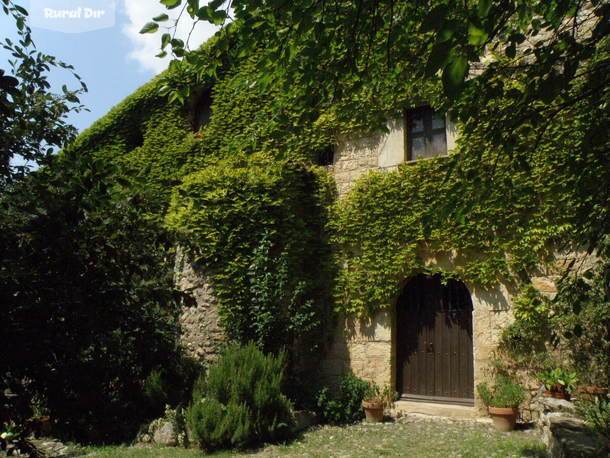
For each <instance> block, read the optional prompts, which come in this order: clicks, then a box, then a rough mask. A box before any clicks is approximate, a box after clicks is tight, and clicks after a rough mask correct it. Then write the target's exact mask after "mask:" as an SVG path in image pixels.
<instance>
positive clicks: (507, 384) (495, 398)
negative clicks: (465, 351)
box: [477, 374, 525, 407]
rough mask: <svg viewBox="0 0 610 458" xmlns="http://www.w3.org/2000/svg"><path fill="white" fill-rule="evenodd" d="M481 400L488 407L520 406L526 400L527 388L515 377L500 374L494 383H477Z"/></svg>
mask: <svg viewBox="0 0 610 458" xmlns="http://www.w3.org/2000/svg"><path fill="white" fill-rule="evenodd" d="M477 391H478V392H479V396H481V400H482V401H483V403H484V404H485V405H486V406H487V407H518V406H519V404H521V403H522V402H523V401H524V400H525V389H524V388H523V386H522V385H521V384H519V382H517V381H516V380H515V378H514V377H510V376H508V375H504V374H498V375H497V376H496V378H495V381H494V385H493V386H492V387H491V388H490V387H489V386H488V385H487V383H481V384H479V385H477Z"/></svg>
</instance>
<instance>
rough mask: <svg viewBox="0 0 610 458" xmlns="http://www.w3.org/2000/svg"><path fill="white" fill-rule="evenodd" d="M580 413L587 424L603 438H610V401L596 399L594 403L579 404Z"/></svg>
mask: <svg viewBox="0 0 610 458" xmlns="http://www.w3.org/2000/svg"><path fill="white" fill-rule="evenodd" d="M578 413H580V414H581V415H582V416H583V417H584V418H585V420H586V421H587V424H588V425H589V426H590V427H591V428H592V429H593V431H595V432H596V433H597V434H599V435H600V436H601V437H605V438H608V437H610V401H609V400H608V399H600V398H595V400H594V401H587V402H581V403H579V404H578Z"/></svg>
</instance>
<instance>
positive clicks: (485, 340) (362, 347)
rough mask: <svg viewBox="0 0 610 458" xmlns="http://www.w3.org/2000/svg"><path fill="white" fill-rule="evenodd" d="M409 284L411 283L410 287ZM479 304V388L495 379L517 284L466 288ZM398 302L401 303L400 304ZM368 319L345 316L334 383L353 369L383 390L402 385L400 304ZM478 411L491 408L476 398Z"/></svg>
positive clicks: (337, 339)
mask: <svg viewBox="0 0 610 458" xmlns="http://www.w3.org/2000/svg"><path fill="white" fill-rule="evenodd" d="M424 259H425V263H426V265H428V266H429V267H437V268H442V269H444V270H447V271H451V270H453V269H454V268H455V266H456V262H459V261H460V259H459V258H455V257H453V256H451V255H443V256H437V257H427V258H426V257H425V256H424ZM406 280H407V279H405V283H406ZM466 286H467V287H468V289H469V291H470V294H471V298H472V304H473V336H472V337H473V338H472V340H473V363H474V382H475V385H476V384H478V383H480V382H482V381H485V380H489V379H490V376H491V372H490V369H491V365H490V361H491V360H492V359H494V357H495V351H496V349H497V344H498V341H499V339H500V335H501V332H502V329H503V328H505V327H506V326H508V325H509V324H510V323H511V322H512V321H513V315H512V312H511V297H512V296H513V295H514V294H515V292H516V291H515V289H514V286H513V285H508V284H501V283H498V284H496V285H494V286H492V287H489V288H485V289H483V288H480V287H474V286H472V285H468V284H467V285H466ZM395 300H396V299H395ZM395 300H394V301H393V303H390V304H388V308H387V309H385V310H382V311H380V312H379V313H377V315H376V316H375V317H373V318H372V319H367V320H358V319H356V318H346V317H341V318H340V319H339V322H338V325H337V329H336V331H335V334H334V341H333V343H332V345H331V347H330V349H329V351H328V353H327V355H326V357H325V359H324V360H323V361H322V363H321V370H322V373H323V374H324V376H325V378H326V380H327V381H328V383H336V382H337V381H338V379H339V378H340V376H341V375H342V374H344V373H346V372H347V371H349V370H351V371H353V372H354V374H356V375H357V376H358V377H361V378H363V379H365V380H368V381H374V382H376V383H377V384H379V385H386V384H390V385H392V386H396V373H395V372H396V347H397V344H396V319H395V317H396V304H395ZM475 407H476V408H477V409H478V410H479V411H480V413H481V414H483V413H484V411H485V408H484V406H483V404H482V402H481V401H480V399H478V396H476V394H475Z"/></svg>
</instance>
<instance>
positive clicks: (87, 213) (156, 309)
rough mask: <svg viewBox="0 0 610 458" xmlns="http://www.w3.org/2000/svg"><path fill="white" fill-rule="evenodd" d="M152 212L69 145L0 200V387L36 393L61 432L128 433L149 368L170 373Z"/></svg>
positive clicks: (165, 244) (166, 253) (165, 289)
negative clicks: (0, 309)
mask: <svg viewBox="0 0 610 458" xmlns="http://www.w3.org/2000/svg"><path fill="white" fill-rule="evenodd" d="M155 210H156V208H155V204H154V201H153V202H151V200H149V199H148V198H147V194H146V191H145V190H141V189H137V188H133V187H130V186H129V184H128V183H127V182H126V180H125V179H124V178H123V177H122V176H121V174H120V172H119V171H118V170H116V169H115V168H113V167H112V166H110V165H108V164H104V163H103V162H102V161H100V160H93V159H91V158H89V157H79V156H78V155H71V154H70V153H68V152H67V153H65V154H64V155H62V156H61V157H59V158H56V162H55V163H54V164H52V165H50V166H48V167H45V168H43V169H40V170H39V171H37V172H35V173H32V174H31V175H30V176H29V177H28V179H27V180H24V181H23V182H21V183H19V184H18V185H15V186H13V187H12V188H11V190H10V192H5V193H3V194H2V196H1V197H0V234H1V235H0V238H1V240H0V302H1V303H2V304H3V314H4V315H3V316H4V318H3V332H2V335H1V337H0V360H1V361H2V374H1V375H2V389H5V388H10V389H12V390H13V392H15V393H17V394H19V395H20V397H21V398H22V399H31V398H36V399H43V400H44V402H45V404H46V406H45V407H46V408H47V409H48V411H49V414H50V415H51V416H52V418H54V419H55V420H57V422H58V423H57V432H59V433H60V434H62V435H70V436H71V437H77V438H79V439H81V440H92V441H93V440H95V441H107V440H109V439H110V438H112V439H113V440H120V439H121V438H126V437H130V436H131V435H132V434H133V433H134V432H135V429H136V428H137V426H138V425H139V423H140V422H141V421H142V420H143V419H144V418H146V417H147V416H148V415H152V414H154V413H155V412H154V411H151V410H149V409H148V408H147V407H148V406H147V405H146V402H145V399H144V396H143V394H142V384H143V383H144V381H145V380H146V378H147V377H148V376H149V374H150V373H151V371H153V370H154V369H158V368H159V367H164V370H165V371H166V372H168V373H171V372H172V371H177V370H178V368H177V366H179V364H180V361H181V358H180V357H179V352H178V350H179V348H178V347H177V344H176V336H177V333H178V323H177V306H178V303H179V300H180V295H179V294H178V292H177V291H175V290H174V287H173V279H172V276H173V269H172V266H171V264H169V263H167V259H168V258H171V256H172V249H173V247H172V240H171V238H170V237H169V234H168V233H167V232H166V231H164V230H163V229H162V228H161V227H160V226H159V225H158V223H156V222H155V221H154V220H151V219H149V218H147V216H146V215H147V214H149V213H150V212H152V211H155ZM182 377H185V375H184V374H183V373H181V374H180V376H178V377H175V378H176V379H177V380H180V378H182ZM185 378H187V379H188V377H185ZM176 388H178V392H179V391H180V388H179V385H177V386H176Z"/></svg>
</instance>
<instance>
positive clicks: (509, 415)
mask: <svg viewBox="0 0 610 458" xmlns="http://www.w3.org/2000/svg"><path fill="white" fill-rule="evenodd" d="M488 411H489V416H490V417H491V419H492V421H493V425H494V427H495V428H496V429H497V430H498V431H502V432H506V431H512V430H513V429H515V424H516V423H517V415H519V409H517V408H516V407H488Z"/></svg>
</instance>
